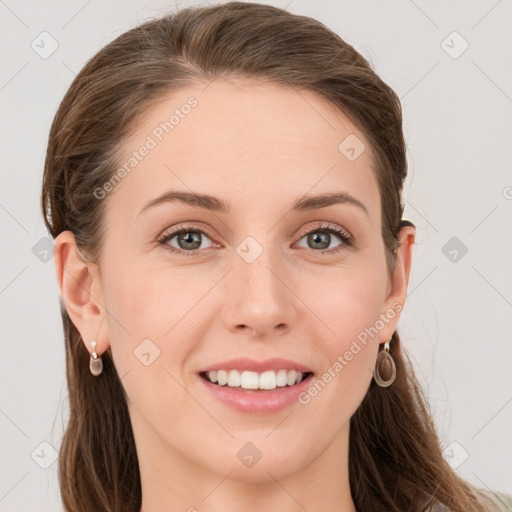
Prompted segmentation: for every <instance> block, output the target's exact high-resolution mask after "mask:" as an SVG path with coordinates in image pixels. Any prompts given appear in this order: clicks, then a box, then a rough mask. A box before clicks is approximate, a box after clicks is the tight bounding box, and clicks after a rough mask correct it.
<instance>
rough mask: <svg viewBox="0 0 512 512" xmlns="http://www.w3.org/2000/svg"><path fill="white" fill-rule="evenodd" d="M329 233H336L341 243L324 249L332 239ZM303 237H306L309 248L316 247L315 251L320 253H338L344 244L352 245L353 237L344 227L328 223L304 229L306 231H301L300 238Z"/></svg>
mask: <svg viewBox="0 0 512 512" xmlns="http://www.w3.org/2000/svg"><path fill="white" fill-rule="evenodd" d="M331 234H334V235H336V237H338V239H339V240H341V241H342V243H341V244H340V245H338V246H336V247H334V248H333V249H328V250H325V249H326V247H329V245H330V243H331V241H332V236H331ZM305 237H307V239H306V243H308V244H310V248H313V249H317V250H316V252H320V253H322V254H324V253H328V254H329V253H330V254H333V253H338V252H340V251H342V250H343V249H344V248H345V247H346V246H349V247H351V246H352V245H353V239H352V236H351V235H349V234H348V233H347V232H346V231H345V230H344V229H341V228H338V227H337V226H334V225H330V224H321V225H319V226H315V227H313V228H310V229H309V230H308V231H306V233H303V235H302V237H301V240H302V239H303V238H305ZM299 241H300V240H299ZM318 249H321V250H318Z"/></svg>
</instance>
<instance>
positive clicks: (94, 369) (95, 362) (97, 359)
mask: <svg viewBox="0 0 512 512" xmlns="http://www.w3.org/2000/svg"><path fill="white" fill-rule="evenodd" d="M91 345H92V354H91V359H90V361H89V370H91V373H92V374H93V375H94V376H95V377H97V376H98V375H99V374H100V373H101V372H102V371H103V361H102V360H101V356H99V355H98V354H96V342H95V341H91Z"/></svg>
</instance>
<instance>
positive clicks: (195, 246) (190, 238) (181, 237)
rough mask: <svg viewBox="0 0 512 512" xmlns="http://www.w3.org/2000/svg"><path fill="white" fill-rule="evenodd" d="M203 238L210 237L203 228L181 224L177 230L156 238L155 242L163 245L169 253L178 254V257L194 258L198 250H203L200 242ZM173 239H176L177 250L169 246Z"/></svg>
mask: <svg viewBox="0 0 512 512" xmlns="http://www.w3.org/2000/svg"><path fill="white" fill-rule="evenodd" d="M203 236H205V237H206V238H209V237H210V235H209V233H208V231H206V230H205V229H204V228H199V227H197V226H192V225H189V226H187V225H184V224H182V225H181V226H180V227H179V229H175V230H173V231H171V232H168V231H166V232H164V233H163V234H162V236H161V237H159V238H158V240H157V242H158V243H159V244H161V245H164V246H165V248H166V249H167V250H169V251H170V252H173V253H179V254H180V255H181V254H183V255H185V256H194V255H195V254H196V252H197V251H198V250H200V249H204V248H205V247H204V245H203V243H202V240H201V238H202V237H203ZM173 238H176V239H177V240H176V243H177V244H178V247H177V248H174V246H172V245H170V244H169V242H170V241H171V240H172V239H173Z"/></svg>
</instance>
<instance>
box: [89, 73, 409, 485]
mask: <svg viewBox="0 0 512 512" xmlns="http://www.w3.org/2000/svg"><path fill="white" fill-rule="evenodd" d="M190 98H193V99H190ZM187 105H188V106H187ZM173 115H174V117H172V116H173ZM166 122H167V125H166V124H165V123H166ZM347 137H349V139H347V140H346V141H345V139H346V138H347ZM356 137H357V138H356ZM344 141H345V142H344ZM340 144H341V146H340ZM362 144H364V147H365V148H364V147H363V146H362ZM143 147H146V149H145V150H144V149H142V148H143ZM351 148H353V149H354V151H352V150H351ZM354 156H355V157H356V158H354ZM125 164H126V165H125ZM123 165H125V172H124V173H123V172H122V171H121V172H120V173H119V174H120V178H121V179H120V181H119V182H118V183H114V184H113V183H110V185H109V184H106V186H105V188H104V189H102V190H105V191H107V193H106V194H105V197H104V198H101V196H102V192H98V193H97V194H98V197H100V198H99V199H98V200H102V201H106V203H105V205H106V232H105V238H104V242H103V243H104V245H103V253H102V254H103V257H102V260H101V262H100V266H99V271H100V272H99V274H98V275H97V276H96V278H95V279H96V281H95V282H96V286H98V287H100V288H98V289H97V294H98V296H101V298H102V303H103V306H104V310H103V316H102V324H101V334H100V336H99V337H98V340H99V341H98V344H99V346H98V348H97V349H99V350H98V352H100V353H101V352H102V350H106V349H107V348H108V347H110V349H111V353H112V357H113V359H114V363H115V365H116V367H117V370H118V373H119V375H120V376H121V377H122V383H123V386H124V388H125V390H126V393H127V397H128V404H129V410H130V415H131V419H132V425H133V428H134V433H135V438H136V443H137V449H138V452H139V454H144V461H145V462H142V463H141V464H150V463H151V464H154V465H157V466H159V465H161V466H164V465H165V464H166V463H165V462H164V461H165V460H172V461H180V464H181V465H182V466H181V467H182V468H183V467H194V468H196V469H197V470H198V471H211V472H216V473H218V474H221V475H223V476H225V475H226V474H228V472H230V471H231V473H230V478H233V479H238V480H245V481H260V480H261V481H263V480H268V479H269V476H268V472H270V473H271V474H272V475H273V476H274V477H275V478H282V477H284V476H287V475H291V474H293V473H294V472H297V471H299V470H300V469H301V468H306V467H308V466H309V465H312V464H314V463H315V461H317V460H319V457H320V456H321V455H322V454H324V453H327V451H326V450H327V448H328V447H329V449H330V450H331V447H332V446H334V444H333V441H335V440H336V439H339V440H340V445H342V444H343V442H342V441H341V440H345V441H346V440H347V439H348V425H349V420H350V417H351V416H352V414H353V413H354V412H355V410H356V409H357V407H358V406H359V404H360V403H361V401H362V399H363V397H364V395H365V393H366V391H367V389H368V387H369V385H370V381H371V378H372V371H373V368H374V365H375V357H376V354H377V350H378V344H379V343H380V342H384V341H386V340H387V339H389V338H390V337H391V335H392V333H393V331H394V329H395V328H396V324H397V322H398V317H399V310H400V308H401V304H398V306H397V301H396V300H395V299H396V296H397V294H394V292H393V291H394V287H393V282H392V279H391V278H390V277H389V275H388V272H387V268H386V263H385V261H386V260H385V252H384V245H383V241H382V237H381V212H380V210H381V200H380V195H379V189H378V186H377V182H376V179H375V176H374V170H373V168H372V165H373V157H372V154H371V150H370V147H369V143H368V142H367V140H366V138H365V137H364V135H363V134H362V133H361V132H360V131H359V130H358V129H357V128H356V127H355V126H354V124H353V123H352V122H351V121H350V120H349V118H348V117H346V116H345V115H344V114H343V113H341V112H340V111H338V110H337V109H336V108H335V107H334V106H333V105H331V104H330V103H328V102H327V101H326V100H325V99H323V98H322V97H320V96H318V95H316V94H315V93H313V92H308V91H304V90H303V91H300V94H299V93H297V92H294V91H293V90H292V89H290V88H287V87H284V86H279V85H270V84H263V83H261V82H256V81H249V80H243V81H242V80H237V81H227V80H224V79H217V80H215V81H214V82H213V83H211V84H210V85H209V86H208V87H206V88H205V84H198V85H197V86H193V87H189V88H187V89H186V90H183V91H180V92H173V93H172V94H170V95H168V97H166V98H165V99H163V100H162V101H161V102H160V103H159V104H158V105H156V106H153V107H152V108H151V110H150V111H148V112H147V115H146V116H145V117H144V119H142V120H141V121H140V122H139V124H138V125H137V128H136V130H135V131H134V132H133V134H132V136H131V138H130V140H128V141H127V142H126V144H125V145H124V146H123V148H122V154H121V155H120V165H119V167H120V168H122V166H123ZM171 192H180V193H182V194H190V196H189V197H192V196H191V195H192V194H201V195H208V196H210V198H209V200H208V201H206V200H199V199H195V200H191V201H190V202H187V201H184V200H180V199H179V198H176V194H175V195H174V199H172V198H170V197H168V200H163V199H162V200H159V201H157V202H154V201H155V199H157V198H161V196H163V195H165V194H167V193H171ZM334 193H336V194H339V197H341V198H343V197H345V198H347V197H349V198H352V199H353V200H344V201H342V200H339V201H338V202H336V201H327V202H322V201H317V202H315V201H309V202H308V201H307V200H308V199H311V198H312V197H313V196H318V195H320V196H321V195H328V194H334ZM182 197H184V196H183V195H182ZM211 198H216V199H211ZM152 202H154V204H152V205H151V203H152ZM299 202H300V203H301V204H297V203H299ZM221 203H223V204H224V206H225V208H224V209H221V208H213V207H218V206H219V205H220V204H221ZM148 205H149V206H148ZM301 205H302V207H301ZM180 229H183V230H185V231H184V232H183V233H182V234H179V233H177V234H176V232H178V231H179V230H180ZM368 333H370V334H368ZM102 343H103V345H101V344H102ZM100 345H101V346H100ZM88 349H90V347H88ZM238 358H246V359H249V360H252V361H253V362H263V366H261V368H260V372H259V373H263V372H264V370H265V368H267V367H270V368H272V369H275V370H276V371H277V369H279V368H281V369H292V368H294V367H295V365H300V366H301V367H302V368H303V369H304V370H306V369H307V370H308V371H309V372H311V373H312V375H310V376H309V377H308V378H307V379H304V377H303V379H304V380H303V381H302V382H301V383H299V384H296V385H295V386H286V387H284V386H279V387H277V388H276V389H274V390H250V391H242V390H231V391H230V392H229V391H228V392H226V393H225V394H221V393H220V390H222V391H224V392H225V391H226V389H227V387H228V386H227V385H224V386H219V385H218V384H208V383H207V382H206V381H205V379H204V378H203V377H201V376H200V372H201V371H203V370H205V369H210V368H212V367H217V368H223V369H226V370H231V369H233V368H234V367H235V366H236V365H234V363H233V364H231V363H225V362H226V361H230V360H233V359H238ZM273 358H284V359H287V360H289V361H288V362H280V363H279V362H277V363H276V364H275V365H272V364H270V363H269V362H268V360H269V359H273ZM224 363H225V364H224ZM265 365H267V366H265ZM240 368H241V370H240V371H241V372H242V371H243V368H244V367H243V366H241V367H240ZM246 368H252V367H250V366H246ZM254 368H256V367H254ZM254 368H253V369H254ZM267 369H268V368H267ZM217 375H218V378H220V374H217ZM251 375H252V374H251ZM267 375H270V374H268V373H267ZM281 375H283V374H282V372H281ZM292 375H293V374H292ZM228 376H229V374H228ZM288 377H289V374H288V373H286V378H288ZM232 378H233V379H236V376H234V377H232ZM281 378H282V377H281ZM290 378H291V379H293V377H290ZM231 383H235V384H236V380H233V381H231ZM315 383H316V386H315ZM315 390H316V391H315ZM299 391H300V393H299ZM283 447H286V449H283ZM322 456H323V455H322ZM251 457H252V459H251ZM258 457H261V458H260V459H259V460H257V461H256V463H252V462H250V460H256V459H258ZM141 467H142V466H141Z"/></svg>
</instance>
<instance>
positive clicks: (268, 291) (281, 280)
mask: <svg viewBox="0 0 512 512" xmlns="http://www.w3.org/2000/svg"><path fill="white" fill-rule="evenodd" d="M225 286H226V288H225V297H226V301H225V302H224V304H225V309H224V322H225V325H226V328H227V329H229V330H230V331H238V332H240V331H244V330H246V331H248V332H251V333H252V335H253V336H255V337H261V338H267V337H275V336H276V335H282V334H284V333H285V332H287V331H289V329H290V328H291V326H292V325H293V323H294V322H295V321H296V317H297V310H296V307H297V297H296V296H295V295H294V293H293V291H292V290H293V275H292V273H291V272H290V271H289V270H288V268H287V267H286V266H285V265H284V264H283V263H282V261H278V257H277V256H275V255H274V254H272V251H271V250H263V252H261V254H260V255H259V256H258V257H257V258H256V259H255V260H254V261H252V262H251V260H250V259H244V258H243V257H238V255H236V257H234V258H233V268H232V270H231V272H230V273H229V275H228V276H227V279H226V283H225Z"/></svg>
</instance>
